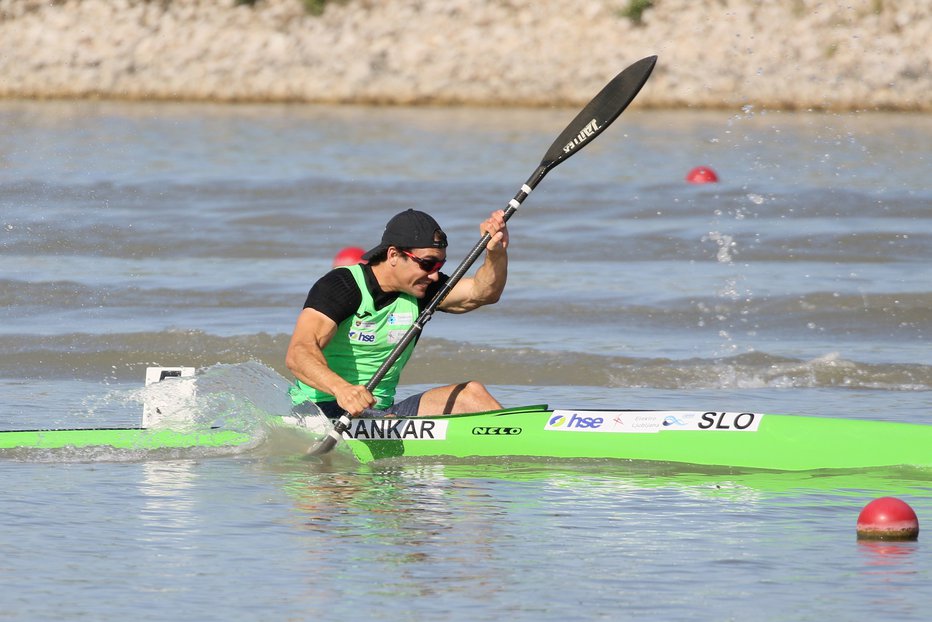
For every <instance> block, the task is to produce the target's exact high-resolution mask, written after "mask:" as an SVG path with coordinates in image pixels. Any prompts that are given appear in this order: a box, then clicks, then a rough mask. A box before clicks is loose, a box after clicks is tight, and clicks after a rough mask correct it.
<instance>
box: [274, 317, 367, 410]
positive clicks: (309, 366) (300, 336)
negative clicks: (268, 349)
mask: <svg viewBox="0 0 932 622" xmlns="http://www.w3.org/2000/svg"><path fill="white" fill-rule="evenodd" d="M336 331H337V324H336V322H334V321H333V320H332V319H330V318H329V317H327V316H326V315H324V314H323V313H321V312H320V311H317V310H316V309H312V308H305V309H304V310H302V311H301V313H300V314H299V315H298V321H297V323H296V324H295V328H294V333H293V334H292V335H291V342H290V343H289V344H288V352H287V354H286V355H285V365H287V366H288V369H290V370H291V373H292V374H294V376H295V378H297V379H298V380H300V381H301V382H303V383H305V384H307V385H310V386H312V387H314V388H315V389H317V390H319V391H324V392H325V393H329V394H330V395H332V396H334V397H335V398H336V400H337V404H339V405H340V407H341V408H343V410H345V411H347V412H348V413H349V414H350V415H353V416H354V417H355V416H358V415H359V414H361V413H362V411H363V410H365V409H366V408H371V407H372V406H373V405H375V398H374V397H373V396H372V394H371V393H370V392H369V391H367V390H366V387H364V386H362V385H353V384H350V383H349V382H347V381H346V380H344V379H343V378H341V377H340V376H339V375H337V374H336V373H335V372H334V371H333V370H331V369H330V367H328V366H327V359H326V358H325V357H324V352H323V349H324V347H326V345H327V344H328V343H330V340H331V339H332V338H333V336H334V335H335V334H336Z"/></svg>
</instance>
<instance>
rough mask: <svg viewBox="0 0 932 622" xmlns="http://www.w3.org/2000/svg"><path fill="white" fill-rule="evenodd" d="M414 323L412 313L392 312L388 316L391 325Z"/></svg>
mask: <svg viewBox="0 0 932 622" xmlns="http://www.w3.org/2000/svg"><path fill="white" fill-rule="evenodd" d="M412 323H414V315H412V314H411V313H390V314H389V316H388V325H389V326H410V325H411V324H412Z"/></svg>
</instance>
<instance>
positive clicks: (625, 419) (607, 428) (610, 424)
mask: <svg viewBox="0 0 932 622" xmlns="http://www.w3.org/2000/svg"><path fill="white" fill-rule="evenodd" d="M763 417H764V416H763V415H760V414H757V413H749V412H743V413H729V412H713V411H707V412H681V411H610V410H605V411H591V410H590V411H581V412H579V411H571V410H555V411H553V414H552V415H551V416H550V418H549V419H548V420H547V424H546V425H545V426H544V429H545V430H562V431H569V432H617V433H623V434H653V433H657V432H662V431H675V430H693V431H697V430H698V431H732V432H756V431H757V428H758V426H759V425H760V421H761V419H763Z"/></svg>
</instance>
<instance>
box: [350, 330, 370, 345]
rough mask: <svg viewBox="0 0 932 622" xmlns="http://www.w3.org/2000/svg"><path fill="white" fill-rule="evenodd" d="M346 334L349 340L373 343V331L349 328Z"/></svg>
mask: <svg viewBox="0 0 932 622" xmlns="http://www.w3.org/2000/svg"><path fill="white" fill-rule="evenodd" d="M347 336H348V337H349V340H350V341H355V342H356V343H375V333H372V332H367V331H362V330H350V331H349V333H348V335H347Z"/></svg>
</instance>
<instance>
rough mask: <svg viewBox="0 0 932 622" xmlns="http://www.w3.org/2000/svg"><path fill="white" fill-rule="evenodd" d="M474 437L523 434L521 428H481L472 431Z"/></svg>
mask: <svg viewBox="0 0 932 622" xmlns="http://www.w3.org/2000/svg"><path fill="white" fill-rule="evenodd" d="M472 433H473V435H474V436H517V435H518V434H521V428H496V427H491V426H479V427H475V428H473V429H472Z"/></svg>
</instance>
